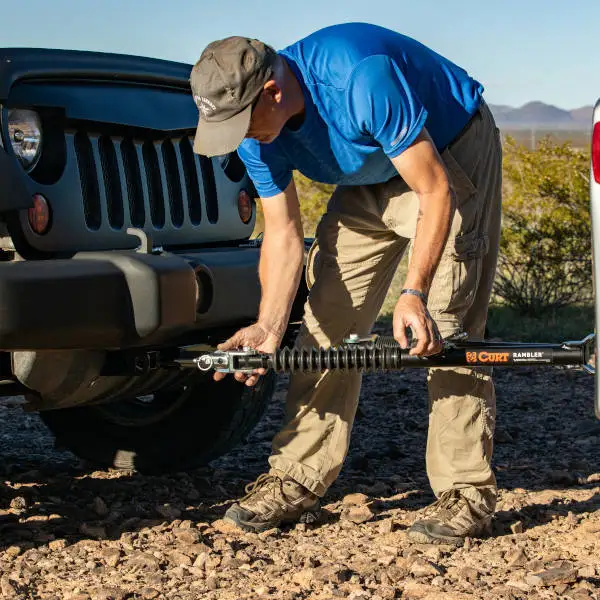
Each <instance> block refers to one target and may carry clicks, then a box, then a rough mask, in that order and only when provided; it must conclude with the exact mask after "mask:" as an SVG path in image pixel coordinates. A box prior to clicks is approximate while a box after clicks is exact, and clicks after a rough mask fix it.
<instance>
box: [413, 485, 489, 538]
mask: <svg viewBox="0 0 600 600" xmlns="http://www.w3.org/2000/svg"><path fill="white" fill-rule="evenodd" d="M423 515H424V516H425V517H426V518H425V519H421V520H419V521H415V522H414V523H413V524H412V525H411V527H410V528H409V529H408V531H407V535H408V538H409V539H410V540H411V541H412V542H417V543H420V544H451V545H453V546H462V545H463V543H464V541H465V538H466V537H480V536H482V535H485V534H489V533H490V531H491V521H492V516H491V515H490V514H489V513H488V512H485V511H483V510H477V509H476V508H475V507H474V506H473V504H472V503H470V502H469V501H468V500H467V499H466V498H465V497H464V496H461V494H460V492H459V491H458V490H448V491H446V492H444V493H443V494H442V495H441V496H440V498H439V499H438V500H437V501H436V502H434V503H433V504H432V505H431V506H428V507H427V508H426V509H425V511H424V513H423Z"/></svg>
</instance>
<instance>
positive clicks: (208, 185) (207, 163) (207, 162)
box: [198, 155, 219, 223]
mask: <svg viewBox="0 0 600 600" xmlns="http://www.w3.org/2000/svg"><path fill="white" fill-rule="evenodd" d="M198 159H199V160H200V170H201V171H202V184H203V187H204V199H205V202H206V216H207V218H208V222H209V223H216V222H217V221H218V220H219V204H218V203H217V185H216V183H215V172H214V171H213V166H212V160H211V159H210V158H208V157H206V156H200V155H198Z"/></svg>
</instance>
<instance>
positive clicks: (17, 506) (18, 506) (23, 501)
mask: <svg viewBox="0 0 600 600" xmlns="http://www.w3.org/2000/svg"><path fill="white" fill-rule="evenodd" d="M27 506H28V502H27V498H25V496H15V497H14V498H13V499H12V500H11V501H10V508H11V510H13V511H15V512H23V511H24V510H25V509H26V508H27Z"/></svg>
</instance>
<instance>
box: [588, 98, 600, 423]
mask: <svg viewBox="0 0 600 600" xmlns="http://www.w3.org/2000/svg"><path fill="white" fill-rule="evenodd" d="M592 127H593V129H592V166H591V170H590V201H591V203H592V234H593V248H594V296H595V298H596V329H598V325H597V324H598V323H600V289H598V288H599V284H598V282H600V100H598V102H597V103H596V108H595V109H594V121H593V126H592ZM599 347H600V344H599V343H598V337H596V356H598V354H599V353H598V349H599ZM596 416H597V417H598V418H599V419H600V386H598V382H596Z"/></svg>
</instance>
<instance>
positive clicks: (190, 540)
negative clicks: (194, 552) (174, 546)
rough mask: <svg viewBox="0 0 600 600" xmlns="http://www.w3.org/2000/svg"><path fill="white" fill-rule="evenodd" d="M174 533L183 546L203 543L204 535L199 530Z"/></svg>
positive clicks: (176, 531) (177, 530)
mask: <svg viewBox="0 0 600 600" xmlns="http://www.w3.org/2000/svg"><path fill="white" fill-rule="evenodd" d="M174 533H175V536H176V537H177V539H178V540H179V541H180V542H182V543H183V544H190V545H193V544H199V543H200V542H202V534H201V533H200V532H199V531H198V530H197V529H176V530H175V531H174Z"/></svg>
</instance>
